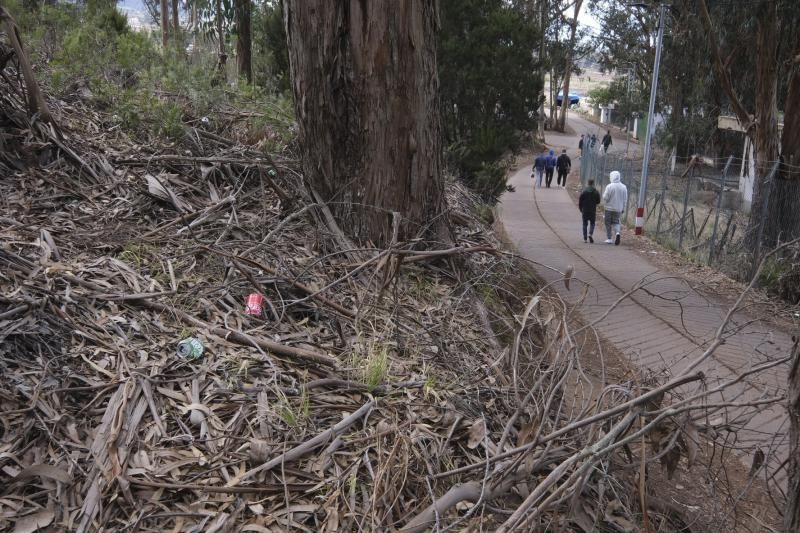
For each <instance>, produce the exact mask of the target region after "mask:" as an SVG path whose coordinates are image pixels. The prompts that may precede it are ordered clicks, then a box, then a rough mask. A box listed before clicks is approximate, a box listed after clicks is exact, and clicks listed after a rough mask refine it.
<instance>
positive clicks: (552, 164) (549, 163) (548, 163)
mask: <svg viewBox="0 0 800 533" xmlns="http://www.w3.org/2000/svg"><path fill="white" fill-rule="evenodd" d="M555 168H556V153H555V152H554V151H553V150H550V153H549V154H548V155H547V157H546V158H545V160H544V181H545V184H546V185H547V188H548V189H549V188H550V184H551V183H553V170H555Z"/></svg>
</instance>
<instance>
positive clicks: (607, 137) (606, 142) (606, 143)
mask: <svg viewBox="0 0 800 533" xmlns="http://www.w3.org/2000/svg"><path fill="white" fill-rule="evenodd" d="M612 144H614V141H613V140H611V131H610V130H606V134H605V136H604V137H603V150H605V151H606V153H608V147H609V146H611V145H612Z"/></svg>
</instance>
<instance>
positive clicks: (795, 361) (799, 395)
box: [783, 343, 800, 533]
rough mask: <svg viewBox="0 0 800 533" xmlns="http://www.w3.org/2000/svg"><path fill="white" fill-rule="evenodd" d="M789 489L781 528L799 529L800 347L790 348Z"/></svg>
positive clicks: (787, 529) (787, 530)
mask: <svg viewBox="0 0 800 533" xmlns="http://www.w3.org/2000/svg"><path fill="white" fill-rule="evenodd" d="M788 400H789V401H788V406H787V407H788V410H789V469H788V473H789V491H788V493H787V501H786V510H785V512H784V515H783V530H784V531H786V532H787V533H788V532H789V531H800V349H798V345H797V343H795V345H794V348H793V349H792V367H791V370H790V372H789V393H788Z"/></svg>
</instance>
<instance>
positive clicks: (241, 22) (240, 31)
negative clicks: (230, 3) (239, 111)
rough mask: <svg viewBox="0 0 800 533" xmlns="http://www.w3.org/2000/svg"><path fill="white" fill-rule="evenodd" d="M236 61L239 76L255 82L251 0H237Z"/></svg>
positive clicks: (249, 81)
mask: <svg viewBox="0 0 800 533" xmlns="http://www.w3.org/2000/svg"><path fill="white" fill-rule="evenodd" d="M235 1H236V4H235V10H236V37H237V38H236V61H237V64H238V67H239V75H241V76H244V77H245V78H246V79H247V82H248V83H252V82H253V51H252V50H253V45H252V38H251V10H252V6H251V0H235Z"/></svg>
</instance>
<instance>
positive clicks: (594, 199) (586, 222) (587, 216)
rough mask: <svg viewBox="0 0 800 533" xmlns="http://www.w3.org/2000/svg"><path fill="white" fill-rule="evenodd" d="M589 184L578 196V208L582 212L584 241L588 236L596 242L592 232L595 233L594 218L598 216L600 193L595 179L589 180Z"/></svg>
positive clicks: (590, 240) (591, 240)
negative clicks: (587, 227) (595, 186)
mask: <svg viewBox="0 0 800 533" xmlns="http://www.w3.org/2000/svg"><path fill="white" fill-rule="evenodd" d="M587 183H588V185H587V186H586V188H585V189H584V190H583V192H582V193H581V195H580V196H579V197H578V209H579V210H580V212H581V218H582V222H581V227H582V228H583V242H586V239H587V237H588V239H589V242H592V243H593V242H594V239H593V238H592V234H593V233H594V220H595V218H596V217H597V204H599V203H600V193H599V192H597V189H595V188H594V180H589V181H588V182H587ZM586 226H589V232H588V233H587V232H586Z"/></svg>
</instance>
